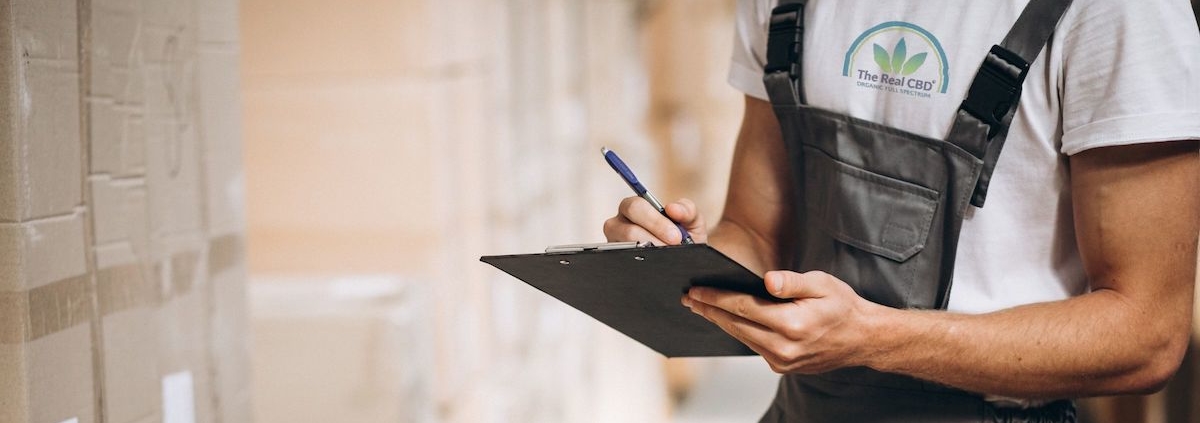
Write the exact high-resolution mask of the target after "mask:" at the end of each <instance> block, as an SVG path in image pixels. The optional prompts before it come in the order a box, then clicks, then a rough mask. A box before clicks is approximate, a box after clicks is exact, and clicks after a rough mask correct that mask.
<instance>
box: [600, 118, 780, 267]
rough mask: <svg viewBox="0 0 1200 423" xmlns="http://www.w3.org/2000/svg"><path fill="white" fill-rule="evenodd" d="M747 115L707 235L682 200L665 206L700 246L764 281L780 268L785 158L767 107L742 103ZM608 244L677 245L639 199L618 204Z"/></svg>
mask: <svg viewBox="0 0 1200 423" xmlns="http://www.w3.org/2000/svg"><path fill="white" fill-rule="evenodd" d="M745 99H746V100H745V113H744V114H743V115H742V116H743V117H742V125H741V129H740V131H739V132H738V138H737V143H736V146H735V147H734V152H733V166H732V169H731V171H730V177H729V191H728V195H727V196H726V200H725V211H724V213H723V214H722V216H721V219H720V221H718V222H717V224H716V225H715V226H714V227H713V228H712V230H711V235H710V234H709V233H710V231H709V230H708V228H707V227H706V225H705V223H704V218H703V217H702V215H701V214H700V213H699V212H698V211H697V210H696V206H695V204H694V203H692V202H691V201H690V200H688V199H682V200H679V201H677V202H674V203H670V204H667V205H666V206H665V208H666V211H667V214H668V215H670V216H671V219H673V220H674V221H676V222H679V223H680V224H682V225H683V226H684V228H686V229H687V230H688V232H689V233H691V235H692V238H693V239H694V240H695V241H696V242H699V243H708V244H709V245H712V246H713V247H714V248H716V249H718V250H720V251H721V252H722V253H724V254H725V255H728V256H729V257H730V258H732V259H734V260H735V261H737V262H739V263H741V264H742V265H743V266H746V268H748V269H750V270H752V271H754V272H755V273H757V274H759V275H762V274H763V273H764V272H766V271H767V270H770V269H778V268H780V267H781V266H780V265H781V263H780V257H782V251H781V249H780V248H779V246H780V245H783V244H784V242H783V239H784V237H785V236H787V234H788V231H789V230H790V227H789V226H788V225H789V224H790V222H789V219H788V218H787V217H788V216H790V215H791V212H790V210H791V209H790V207H791V203H790V201H791V200H790V198H789V197H788V192H789V191H790V188H789V186H788V185H787V183H788V178H789V176H788V164H787V152H786V151H785V149H784V145H783V135H782V134H781V132H780V130H779V122H778V121H777V120H776V119H775V114H774V112H773V111H772V109H771V105H770V103H767V102H766V101H763V100H759V99H757V98H754V97H750V96H746V97H745ZM604 234H605V236H606V237H607V238H608V240H609V241H610V242H611V241H651V242H654V243H655V244H658V245H665V244H672V245H674V244H679V242H680V239H681V236H680V234H679V232H678V231H677V230H675V227H674V225H673V224H672V223H671V222H670V221H668V220H667V219H665V218H663V216H662V215H661V214H659V213H658V212H657V211H656V210H654V208H653V207H651V206H650V204H649V203H647V202H646V201H645V200H643V199H642V198H640V197H637V196H633V197H628V198H625V199H624V200H623V201H621V204H620V206H619V207H618V210H617V215H616V216H613V217H612V218H610V219H608V220H607V221H605V222H604Z"/></svg>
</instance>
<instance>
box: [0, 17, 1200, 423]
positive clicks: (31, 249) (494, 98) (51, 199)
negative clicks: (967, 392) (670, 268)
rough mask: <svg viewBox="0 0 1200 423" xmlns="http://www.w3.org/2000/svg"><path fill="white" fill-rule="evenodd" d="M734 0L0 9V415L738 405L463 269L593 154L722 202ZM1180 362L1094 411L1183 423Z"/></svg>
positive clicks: (1192, 362) (508, 413) (1188, 390)
mask: <svg viewBox="0 0 1200 423" xmlns="http://www.w3.org/2000/svg"><path fill="white" fill-rule="evenodd" d="M733 9H734V4H733V0H686V1H667V0H598V1H576V0H463V1H453V2H446V1H433V0H343V1H329V0H0V55H3V56H4V58H3V60H0V423H8V422H13V423H25V422H38V423H43V422H45V423H64V422H70V423H80V422H83V423H90V422H98V423H149V422H169V423H197V422H200V423H208V422H221V423H227V422H249V421H257V422H264V423H274V422H289V423H291V422H363V423H375V422H380V423H382V422H454V423H458V422H672V421H674V422H685V423H686V422H728V421H754V420H756V419H757V417H758V415H759V414H760V413H761V411H762V410H763V409H764V407H765V406H766V404H767V402H768V401H769V400H770V396H771V395H772V394H773V392H774V383H775V377H774V375H773V374H771V372H770V371H769V369H768V368H767V367H766V366H765V365H764V364H762V363H761V362H760V361H758V360H757V359H755V358H742V359H724V358H722V359H702V360H666V359H664V358H662V357H661V356H660V355H657V354H656V353H654V352H652V351H651V350H649V349H648V348H645V347H643V346H641V345H640V344H637V343H635V342H633V341H631V340H629V339H627V338H625V337H624V336H623V335H620V334H619V333H617V332H615V331H612V330H611V329H609V328H607V327H604V326H603V325H601V324H599V323H597V322H595V321H593V320H591V319H590V318H588V317H586V316H584V315H582V314H581V313H578V312H576V311H575V310H573V309H571V308H569V307H568V306H565V305H562V304H560V303H558V302H556V301H553V300H551V299H549V298H548V297H546V296H545V295H543V294H541V293H539V292H537V291H535V290H534V289H532V288H529V287H527V286H526V285H524V284H523V283H521V282H519V281H517V280H516V279H513V278H511V277H508V276H506V275H504V274H502V273H500V272H499V271H497V270H495V269H492V268H490V267H488V266H486V265H484V264H482V263H479V262H478V258H479V256H481V255H486V254H509V253H527V252H538V251H541V250H543V249H544V248H545V247H546V246H548V245H555V244H565V243H576V242H598V241H603V235H602V234H601V230H600V228H601V223H602V222H603V221H604V219H606V218H608V217H609V216H611V215H612V214H614V213H615V210H616V205H617V203H618V201H619V200H620V199H621V198H623V197H625V196H628V195H629V193H628V188H627V187H626V186H625V185H624V184H623V183H622V182H621V181H620V180H619V179H618V178H617V177H616V176H615V175H613V174H612V171H611V170H610V169H609V168H608V167H607V165H606V164H605V163H604V161H603V160H602V158H601V157H600V153H599V150H600V147H601V146H608V147H610V148H612V149H614V150H617V151H619V152H620V153H621V154H622V156H623V157H624V158H625V159H626V160H627V161H628V162H630V165H631V166H632V167H634V168H636V169H638V171H639V176H641V177H642V179H644V180H646V181H647V182H648V183H649V184H650V185H651V186H653V187H654V189H655V190H656V192H658V195H659V196H660V197H663V198H665V199H674V198H678V197H681V196H686V197H689V198H692V199H694V200H696V202H697V203H698V204H699V205H700V207H701V208H702V209H703V210H705V211H706V214H707V218H708V219H709V221H710V222H712V221H715V220H716V218H717V217H718V215H719V212H720V208H721V205H722V203H723V201H724V191H723V190H724V184H725V181H726V180H727V177H728V167H729V162H730V158H731V157H730V156H731V153H732V149H733V140H734V136H735V134H736V131H737V127H738V123H739V119H740V116H741V107H742V96H741V94H740V93H738V92H737V91H735V90H734V89H733V88H731V87H729V86H728V85H727V84H726V83H725V76H726V71H727V69H728V63H729V55H730V52H731V49H732V40H733V25H732V23H733ZM1197 319H1198V321H1200V307H1198V309H1197ZM1197 333H1198V335H1197V337H1198V338H1200V326H1198V327H1197ZM1194 346H1195V344H1194ZM1195 351H1196V350H1195V348H1193V351H1192V357H1191V358H1189V361H1188V362H1187V363H1185V366H1184V368H1183V369H1181V371H1180V374H1179V376H1178V377H1176V378H1175V380H1174V381H1173V382H1172V385H1171V386H1169V387H1168V389H1167V390H1166V391H1165V392H1163V393H1160V394H1156V395H1154V396H1151V397H1122V398H1105V399H1094V400H1089V401H1087V402H1086V403H1085V404H1084V406H1085V407H1086V414H1085V416H1086V417H1087V418H1088V421H1093V422H1100V423H1105V422H1200V399H1198V398H1200V364H1198V363H1197V361H1198V360H1197V359H1196V357H1195Z"/></svg>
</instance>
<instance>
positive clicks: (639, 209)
mask: <svg viewBox="0 0 1200 423" xmlns="http://www.w3.org/2000/svg"><path fill="white" fill-rule="evenodd" d="M617 211H618V213H619V214H620V215H621V216H624V217H625V218H626V219H628V220H629V221H630V222H632V223H633V224H634V225H637V226H641V227H643V228H645V229H646V230H647V231H649V232H650V233H651V234H653V235H654V237H655V238H657V239H660V240H663V241H666V242H665V243H663V244H662V245H666V244H670V245H675V244H679V243H680V242H682V241H683V235H682V234H680V233H679V228H676V227H675V222H672V221H671V219H668V218H667V217H666V216H663V215H662V213H659V212H658V209H655V208H654V206H652V205H650V202H648V201H646V199H644V198H642V197H636V196H634V197H626V198H625V199H624V200H621V205H620V206H619V208H618V209H617Z"/></svg>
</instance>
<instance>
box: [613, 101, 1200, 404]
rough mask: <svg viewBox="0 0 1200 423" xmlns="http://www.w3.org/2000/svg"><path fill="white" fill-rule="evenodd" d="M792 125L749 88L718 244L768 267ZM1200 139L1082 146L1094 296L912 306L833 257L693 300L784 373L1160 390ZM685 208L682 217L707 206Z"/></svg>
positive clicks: (1037, 388)
mask: <svg viewBox="0 0 1200 423" xmlns="http://www.w3.org/2000/svg"><path fill="white" fill-rule="evenodd" d="M756 102H758V103H761V104H755V103H756ZM758 114H763V115H765V117H764V116H758ZM752 115H753V116H752ZM748 125H763V126H766V127H769V128H765V129H764V128H762V127H761V126H760V127H759V128H760V129H753V128H747V126H748ZM779 137H780V135H779V130H778V124H777V123H776V122H775V121H774V117H773V115H772V114H771V110H770V106H769V105H766V103H765V102H762V101H759V100H754V99H748V100H747V107H746V116H745V118H744V120H743V128H742V131H741V134H740V135H739V140H738V147H737V149H736V150H735V158H734V168H733V172H732V175H731V182H730V195H729V200H728V203H727V205H726V210H725V215H724V217H723V218H722V219H721V222H720V223H719V224H718V225H717V226H716V228H714V230H713V232H712V241H713V242H712V243H713V244H714V245H715V246H716V247H717V248H719V249H721V251H723V252H725V253H726V254H728V255H730V256H731V257H733V258H734V259H736V260H739V261H741V262H742V263H743V264H745V265H746V266H747V267H750V268H751V269H753V270H755V271H756V272H761V271H763V270H764V269H774V268H778V265H779V264H780V262H779V261H778V257H779V256H780V254H779V253H780V251H779V248H778V247H779V246H780V245H782V243H781V242H779V240H780V239H782V236H784V235H785V234H788V233H789V232H787V231H788V230H789V229H788V228H787V227H786V223H785V222H786V219H784V216H787V210H788V204H790V203H789V200H788V199H787V197H786V194H785V193H786V192H787V184H788V183H789V182H788V179H787V178H788V176H787V171H786V168H787V164H786V162H785V160H786V159H785V158H786V155H785V154H783V151H782V150H783V147H782V142H781V140H780V139H779ZM766 144H770V145H766ZM772 145H773V146H778V147H772ZM1197 150H1198V143H1197V142H1195V141H1175V142H1161V143H1152V144H1141V145H1133V146H1117V147H1104V148H1097V149H1093V150H1088V151H1085V152H1082V153H1079V154H1077V155H1075V156H1072V157H1071V158H1070V168H1071V170H1070V172H1071V190H1072V200H1073V205H1074V214H1075V216H1074V217H1075V227H1076V236H1077V240H1076V242H1077V243H1078V245H1079V248H1080V253H1081V258H1082V259H1083V262H1084V267H1085V271H1086V272H1087V276H1088V278H1089V281H1090V285H1091V288H1092V292H1090V293H1088V294H1085V295H1081V296H1078V297H1074V298H1071V299H1066V300H1061V301H1055V302H1047V303H1038V304H1030V305H1026V306H1020V307H1015V308H1010V309H1006V310H1001V311H997V312H994V313H988V314H980V315H966V314H957V313H950V312H942V311H918V310H897V309H892V308H888V307H884V306H880V305H877V304H874V303H871V302H869V301H866V300H864V299H862V298H861V297H859V296H857V295H856V294H855V293H854V291H853V290H852V289H851V288H850V287H849V286H848V285H846V284H845V283H844V282H842V281H840V280H837V279H836V278H834V277H832V276H829V275H827V274H824V273H821V272H808V273H804V274H799V273H794V272H788V271H772V272H766V274H765V282H766V284H767V289H768V291H769V292H771V293H773V294H774V295H775V296H777V297H780V298H790V299H792V301H790V302H785V303H774V302H769V301H765V300H762V299H758V298H755V297H752V296H748V295H744V294H739V293H732V292H728V291H720V290H715V289H709V288H693V289H692V290H691V291H690V292H689V293H688V294H687V295H686V296H684V297H683V299H682V302H683V304H684V305H685V306H688V307H689V308H691V309H692V311H693V312H696V313H697V314H700V315H701V316H704V317H705V318H707V319H708V320H710V321H712V322H714V323H716V324H717V325H719V326H721V328H722V329H724V330H725V331H726V332H729V333H730V334H731V335H733V336H734V337H736V338H738V339H740V340H741V341H742V342H744V343H746V344H747V345H748V346H750V347H751V348H752V349H754V350H755V351H757V352H759V354H761V355H762V356H763V358H764V359H766V360H767V362H768V364H769V365H770V366H771V368H772V369H773V370H775V371H777V372H780V373H793V372H794V373H818V372H823V371H828V370H832V369H836V368H841V367H849V366H867V367H871V368H874V369H877V370H881V371H886V372H893V373H901V374H907V375H911V376H914V377H918V378H921V379H925V380H929V381H933V382H938V383H942V384H945V385H950V386H954V387H958V388H960V389H964V390H968V391H974V392H986V393H990V394H998V395H1005V396H1012V397H1022V398H1047V399H1048V398H1064V397H1083V396H1093V395H1112V394H1125V393H1146V392H1152V391H1156V390H1158V389H1160V388H1161V387H1162V386H1163V385H1164V384H1165V383H1166V381H1167V380H1168V379H1169V378H1170V376H1171V375H1172V374H1173V373H1174V372H1175V370H1176V369H1177V368H1178V366H1179V363H1180V361H1181V360H1182V357H1183V353H1184V351H1185V350H1186V347H1187V342H1188V336H1189V332H1190V331H1189V327H1190V321H1191V315H1192V301H1193V298H1192V296H1193V283H1194V281H1195V278H1196V265H1197V264H1196V263H1197V261H1196V260H1197V235H1198V233H1200V155H1198V154H1197ZM743 190H748V191H747V192H740V191H743ZM676 207H677V209H676V210H675V211H676V212H677V213H678V214H672V218H680V217H698V214H697V213H695V211H694V208H692V209H689V208H688V207H687V206H686V204H679V205H676ZM634 211H636V210H634ZM652 211H653V210H652V209H651V212H652ZM670 212H671V210H668V213H670ZM689 213H690V214H689ZM655 214H657V213H655ZM659 218H660V219H661V216H659ZM610 220H611V219H610ZM644 220H649V216H647V217H645V218H641V217H639V218H635V219H634V220H630V221H629V222H635V221H644ZM662 220H664V221H665V219H662ZM665 224H667V225H669V222H666V223H665ZM607 226H608V225H607V224H606V229H607ZM606 233H607V230H606ZM655 233H660V232H658V231H655Z"/></svg>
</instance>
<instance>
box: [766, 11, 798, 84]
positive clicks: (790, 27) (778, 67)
mask: <svg viewBox="0 0 1200 423" xmlns="http://www.w3.org/2000/svg"><path fill="white" fill-rule="evenodd" d="M803 35H804V4H803V2H801V3H792V4H786V5H783V6H779V7H776V8H775V9H774V10H771V27H770V32H769V36H768V37H767V65H766V66H765V67H763V71H764V72H766V73H772V72H781V71H782V72H787V73H788V75H789V76H791V77H792V79H795V78H796V76H797V75H800V64H799V59H800V48H801V45H800V43H801V42H802V41H803Z"/></svg>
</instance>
